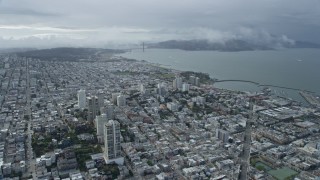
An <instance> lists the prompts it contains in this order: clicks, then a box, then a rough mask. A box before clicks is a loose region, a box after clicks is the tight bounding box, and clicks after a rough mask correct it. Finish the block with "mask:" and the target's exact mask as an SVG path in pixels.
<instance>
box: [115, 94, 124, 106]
mask: <svg viewBox="0 0 320 180" xmlns="http://www.w3.org/2000/svg"><path fill="white" fill-rule="evenodd" d="M125 105H126V97H125V96H124V95H119V96H118V97H117V106H119V107H121V106H125Z"/></svg>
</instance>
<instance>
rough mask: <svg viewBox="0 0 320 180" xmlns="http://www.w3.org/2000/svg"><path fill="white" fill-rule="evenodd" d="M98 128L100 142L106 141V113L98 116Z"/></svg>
mask: <svg viewBox="0 0 320 180" xmlns="http://www.w3.org/2000/svg"><path fill="white" fill-rule="evenodd" d="M95 120H96V128H97V137H98V141H99V143H103V142H104V126H105V125H106V124H107V122H108V118H107V115H106V114H101V115H100V116H97V117H96V119H95Z"/></svg>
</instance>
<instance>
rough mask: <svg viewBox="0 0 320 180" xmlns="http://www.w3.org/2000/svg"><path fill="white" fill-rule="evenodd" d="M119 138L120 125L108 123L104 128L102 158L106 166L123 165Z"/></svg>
mask: <svg viewBox="0 0 320 180" xmlns="http://www.w3.org/2000/svg"><path fill="white" fill-rule="evenodd" d="M120 136H121V135H120V123H119V122H118V121H115V120H110V121H108V123H107V124H105V127H104V147H105V149H104V157H105V160H106V163H107V164H109V163H113V162H115V163H117V164H118V165H123V162H124V158H123V157H121V147H120V143H121V140H120Z"/></svg>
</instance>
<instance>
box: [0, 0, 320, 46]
mask: <svg viewBox="0 0 320 180" xmlns="http://www.w3.org/2000/svg"><path fill="white" fill-rule="evenodd" d="M319 32H320V0H306V1H303V0H0V48H1V47H2V48H3V47H38V48H41V47H43V48H46V47H56V46H93V47H111V46H112V45H116V44H120V45H123V44H127V43H137V44H138V43H141V42H143V41H145V42H155V41H162V40H169V39H209V40H212V41H224V40H227V39H233V38H242V39H252V40H255V41H270V40H272V38H274V37H275V36H276V37H277V38H280V39H282V40H288V41H292V40H307V41H313V42H318V43H319V42H320V35H319Z"/></svg>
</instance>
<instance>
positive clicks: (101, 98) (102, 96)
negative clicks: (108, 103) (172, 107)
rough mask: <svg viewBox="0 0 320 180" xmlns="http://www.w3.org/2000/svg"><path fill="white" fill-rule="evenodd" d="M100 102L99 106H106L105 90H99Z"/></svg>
mask: <svg viewBox="0 0 320 180" xmlns="http://www.w3.org/2000/svg"><path fill="white" fill-rule="evenodd" d="M97 96H98V104H99V108H101V107H103V106H104V92H103V91H99V92H98V94H97Z"/></svg>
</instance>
